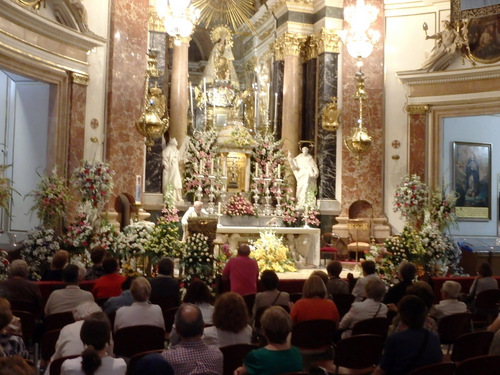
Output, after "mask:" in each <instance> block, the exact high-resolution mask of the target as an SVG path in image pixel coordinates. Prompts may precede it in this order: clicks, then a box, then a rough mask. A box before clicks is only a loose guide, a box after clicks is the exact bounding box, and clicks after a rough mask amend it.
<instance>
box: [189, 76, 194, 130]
mask: <svg viewBox="0 0 500 375" xmlns="http://www.w3.org/2000/svg"><path fill="white" fill-rule="evenodd" d="M189 93H190V95H191V116H192V117H193V125H194V101H193V85H189Z"/></svg>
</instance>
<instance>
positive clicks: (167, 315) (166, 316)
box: [162, 306, 179, 334]
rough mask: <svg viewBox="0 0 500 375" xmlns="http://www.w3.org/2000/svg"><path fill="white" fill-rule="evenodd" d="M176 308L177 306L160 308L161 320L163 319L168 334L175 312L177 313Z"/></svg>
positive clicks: (170, 330)
mask: <svg viewBox="0 0 500 375" xmlns="http://www.w3.org/2000/svg"><path fill="white" fill-rule="evenodd" d="M177 310H179V306H177V307H171V308H169V309H167V310H162V312H163V320H164V321H165V332H167V333H168V334H170V332H172V326H173V325H174V320H175V314H177Z"/></svg>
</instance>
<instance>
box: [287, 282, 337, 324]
mask: <svg viewBox="0 0 500 375" xmlns="http://www.w3.org/2000/svg"><path fill="white" fill-rule="evenodd" d="M326 296H327V291H326V286H325V284H324V283H323V280H321V278H320V277H319V276H316V275H311V276H309V278H308V279H307V280H306V282H305V283H304V288H303V289H302V299H300V300H298V301H297V302H296V303H295V304H294V305H293V307H292V311H291V312H290V316H291V318H292V321H293V322H294V323H297V322H302V321H304V320H314V319H326V320H333V321H334V322H336V323H338V322H339V311H338V310H337V306H335V303H334V302H333V301H332V300H331V299H327V298H326Z"/></svg>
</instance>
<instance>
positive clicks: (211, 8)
mask: <svg viewBox="0 0 500 375" xmlns="http://www.w3.org/2000/svg"><path fill="white" fill-rule="evenodd" d="M222 3H223V4H224V6H222V8H218V7H217V6H216V5H214V4H213V2H211V1H206V0H193V1H191V2H189V1H175V2H173V1H170V2H168V1H160V0H150V1H147V0H139V1H134V2H129V1H122V0H116V1H97V0H86V1H80V0H30V1H27V0H3V1H1V2H0V7H1V12H0V21H1V27H0V30H1V31H2V32H1V33H0V41H1V43H0V69H1V70H0V95H1V97H0V111H1V116H0V118H1V124H2V129H3V132H1V133H0V144H1V145H2V155H3V164H4V165H6V166H7V165H8V166H9V168H7V169H6V170H5V171H4V175H5V176H6V177H8V178H9V179H10V180H11V181H12V182H13V187H14V188H15V190H16V192H18V193H19V194H12V197H11V198H10V202H9V206H10V213H9V214H8V213H7V212H6V211H5V210H3V211H2V216H1V219H2V226H1V228H2V231H3V234H2V237H1V241H0V242H1V243H2V248H5V249H9V248H15V247H16V246H17V245H18V244H19V243H21V242H22V239H23V238H25V236H26V233H27V232H28V231H29V230H30V229H32V228H34V227H36V226H37V225H38V224H40V221H39V218H37V217H36V215H33V214H30V213H29V212H30V207H31V206H32V205H33V199H32V197H30V195H29V193H30V192H31V191H33V189H35V187H36V186H37V183H38V181H39V179H40V175H41V174H43V173H47V171H52V170H53V169H54V168H56V169H57V174H58V175H59V176H62V177H65V178H68V179H69V178H70V176H71V173H72V171H73V170H74V169H75V168H76V167H78V165H79V163H80V161H82V160H96V161H102V162H106V163H108V164H109V166H110V168H111V169H112V170H113V171H114V176H113V188H112V192H111V195H110V199H109V202H108V203H107V205H106V207H104V209H103V211H105V212H107V215H108V217H109V218H110V219H111V220H113V222H115V223H116V222H117V221H116V220H117V218H118V221H119V220H121V219H122V218H123V217H124V216H128V217H130V215H132V216H133V215H134V214H133V213H132V214H131V213H130V212H128V213H127V214H125V212H122V211H121V210H122V209H123V206H124V205H125V206H127V205H128V204H130V205H131V206H132V209H131V210H132V211H133V212H135V211H136V214H137V217H139V216H141V215H142V216H141V217H151V218H155V217H157V216H158V215H159V213H160V212H161V209H162V207H163V205H164V199H165V192H166V191H167V190H168V189H167V185H168V186H169V187H172V189H171V193H172V194H173V195H174V198H173V199H174V205H175V206H176V207H177V209H178V210H179V211H180V212H185V211H186V210H187V209H188V208H189V207H190V205H192V203H193V202H194V201H196V200H200V201H203V202H205V209H206V210H208V213H209V214H213V215H216V214H219V216H226V215H221V209H222V211H224V210H225V204H226V201H227V200H228V199H229V198H230V197H232V196H234V195H238V194H243V195H246V197H247V198H248V200H249V201H250V203H251V204H255V205H257V206H256V209H257V210H258V211H259V216H261V217H262V218H263V219H262V218H261V219H260V222H261V224H260V225H262V222H264V219H267V220H266V221H265V222H266V223H267V222H269V220H270V219H272V218H273V217H275V218H277V219H278V220H277V221H278V224H277V226H278V228H281V226H282V222H280V221H279V220H280V219H281V218H282V217H283V215H284V213H283V210H284V208H285V206H286V204H287V203H286V200H287V199H288V198H289V197H292V199H295V208H294V209H296V210H298V211H299V213H300V214H301V215H304V213H305V214H306V215H307V214H308V213H309V211H313V210H315V213H316V214H317V215H316V218H317V220H318V221H317V225H315V227H318V228H319V229H320V232H314V233H316V234H315V235H314V236H312V235H311V237H307V238H308V239H309V240H311V241H313V242H314V246H311V248H313V247H318V246H317V245H318V244H319V243H320V242H319V239H320V235H322V234H324V233H330V232H333V233H335V234H337V235H338V236H339V237H340V243H341V244H342V245H339V246H342V247H345V248H347V245H348V244H349V242H350V241H351V240H352V233H351V232H352V228H353V226H352V225H350V220H352V219H359V218H368V219H369V220H368V221H369V226H370V229H369V231H370V232H369V238H368V239H366V241H367V242H368V243H369V242H370V241H376V242H377V243H382V242H383V241H384V240H385V239H386V238H388V237H390V236H391V235H397V234H399V233H401V231H402V230H403V228H404V225H405V218H404V217H403V216H401V213H400V212H398V210H396V209H394V191H395V189H396V188H397V186H398V184H400V182H401V181H402V179H403V178H404V177H405V176H413V175H415V176H418V177H419V178H420V179H421V181H423V182H424V183H426V184H427V185H428V186H429V187H432V188H438V189H442V190H443V191H445V190H450V189H453V190H455V191H457V192H458V195H459V196H460V192H462V194H461V197H462V198H459V200H458V206H461V207H458V206H457V213H458V221H457V223H456V224H457V225H455V226H453V227H452V228H450V234H451V235H452V236H453V238H454V239H456V240H460V241H463V242H466V243H467V244H468V245H470V247H472V248H473V249H474V250H475V251H476V252H477V253H478V254H482V253H484V254H487V256H489V257H490V258H491V257H492V256H493V257H494V256H495V252H496V250H497V248H498V246H497V243H496V238H497V232H498V227H499V225H498V223H499V220H498V215H499V208H498V207H499V200H498V196H499V194H498V192H499V191H500V190H499V189H500V186H499V185H498V181H500V179H499V178H498V176H500V174H499V172H498V171H499V168H500V167H499V165H498V162H497V160H498V158H497V157H496V153H497V152H498V149H497V148H496V147H495V143H497V142H498V141H497V138H496V137H495V134H497V132H498V130H497V129H496V127H497V125H498V124H497V122H498V121H497V119H498V112H499V108H500V107H499V98H500V96H499V95H498V94H499V87H500V85H499V75H500V68H499V67H500V64H499V61H500V52H499V51H500V41H499V40H500V29H499V27H498V15H497V14H498V12H499V9H498V7H497V6H495V5H493V6H488V7H483V8H474V9H469V10H467V9H462V8H461V4H460V1H459V0H458V1H457V0H452V1H451V3H450V2H449V1H437V0H436V1H428V0H425V1H418V2H411V3H408V2H405V1H385V2H384V1H379V0H374V1H370V2H367V3H366V4H365V3H364V2H363V1H362V0H358V1H356V2H354V1H350V0H345V1H333V0H332V1H330V0H321V1H320V0H301V1H299V0H293V1H285V0H267V1H259V0H256V1H251V0H238V1H236V2H234V5H229V3H230V2H226V1H223V2H222ZM232 3H233V2H231V4H232ZM363 12H364V13H363ZM357 17H358V18H357ZM360 20H362V21H360ZM490 26H491V27H490ZM481 34H485V37H484V38H481V36H482V35H481ZM486 34H487V35H486ZM486 36H491V38H490V39H491V40H487V41H485V38H486ZM479 39H482V42H480V40H479ZM485 43H488V46H487V47H485ZM472 130H474V131H472ZM492 135H493V136H492ZM210 137H215V138H210ZM205 138H206V139H205ZM209 138H210V139H209ZM209 141H210V142H212V143H211V145H212V146H213V147H215V148H212V150H211V151H210V148H211V147H212V146H210V145H209V146H208V151H207V153H203V152H201V151H202V149H201V148H200V149H198V150H196V149H195V148H196V147H202V146H201V145H200V144H202V143H203V142H209ZM267 141H269V142H268V143H265V142H267ZM262 142H264V143H262ZM174 143H175V145H174V146H173V150H174V151H175V152H174V154H175V155H174V156H175V157H176V158H178V161H177V163H176V166H175V167H174V169H178V170H177V171H175V172H176V173H174V174H172V173H170V172H168V171H171V170H170V169H168V168H167V167H164V164H163V163H164V158H165V157H164V156H162V153H163V154H165V151H164V150H167V149H168V147H167V146H170V145H173V144H174ZM269 144H270V146H269ZM260 145H262V146H263V149H264V151H266V152H269V153H271V154H273V155H271V156H269V159H258V158H256V155H258V154H257V153H256V150H258V149H259V146H260ZM272 147H276V149H275V150H274V151H273V149H272ZM266 148H268V150H265V149H266ZM269 148H271V149H269ZM304 149H306V150H307V153H308V156H309V159H308V160H312V163H313V164H314V168H316V169H315V170H317V172H315V173H313V174H314V176H313V177H311V176H312V175H311V176H310V177H309V180H308V181H309V182H308V183H309V184H310V181H311V180H314V181H313V184H314V185H315V186H313V187H311V186H310V185H308V186H306V187H304V186H302V185H303V182H301V181H302V180H301V178H302V177H300V178H299V177H298V176H299V174H297V173H295V172H296V171H295V169H294V166H297V165H298V163H297V161H296V160H298V159H297V157H299V158H300V157H302V156H303V155H301V154H302V150H304ZM214 150H215V151H214ZM200 152H201V153H200ZM193 155H195V157H196V158H195V160H194V161H193V160H191V161H189V160H188V159H189V157H193ZM200 155H201V156H200ZM266 157H268V156H266ZM311 157H312V158H311ZM471 158H472V159H474V158H476V160H475V161H476V164H475V166H476V169H477V170H476V171H475V172H474V173H475V174H474V176H472V175H470V174H469V173H470V172H468V171H469V169H468V166H466V165H468V163H469V162H470V160H471ZM265 160H267V161H265ZM301 160H302V159H301ZM214 170H215V172H214ZM298 170H299V168H297V171H298ZM165 171H167V172H168V173H170V175H169V176H167V177H165V173H166V172H165ZM168 173H167V174H168ZM305 178H306V179H307V177H305ZM469 178H470V181H473V182H472V183H474V184H475V185H476V186H477V189H478V190H477V192H476V193H473V194H474V197H473V198H471V196H469V195H468V193H467V191H466V190H467V188H468V187H469ZM165 179H167V180H165ZM172 179H173V180H172ZM166 181H167V182H166ZM172 181H173V182H172ZM179 184H180V185H179ZM178 185H179V186H178ZM266 189H267V192H266ZM289 189H291V190H290V192H289ZM460 189H462V190H460ZM464 189H465V190H464ZM277 190H278V194H277ZM479 190H480V192H479ZM299 191H300V193H299ZM74 193H75V191H72V194H74ZM255 194H256V195H257V197H256V198H253V196H254V195H255ZM277 196H279V198H278V199H277V198H276V197H277ZM124 197H128V203H127V198H124ZM221 205H222V206H221ZM117 210H118V211H119V212H117ZM134 210H135V211H134ZM77 211H78V204H77V199H73V200H70V202H69V203H68V205H67V207H66V213H65V219H66V222H71V221H72V218H74V217H75V215H77ZM222 213H224V212H222ZM221 220H222V217H221ZM305 224H306V225H307V223H305ZM230 225H232V224H230ZM243 226H244V225H243ZM273 226H276V221H275V222H274V224H273ZM222 228H224V226H222ZM282 229H283V230H286V229H287V228H285V227H283V228H282ZM297 229H304V230H312V228H297ZM358 229H359V228H358ZM363 230H366V228H364V229H363ZM222 231H223V229H222ZM287 233H288V232H287ZM290 233H293V232H290ZM311 233H312V232H311ZM233 234H234V233H233ZM239 235H241V233H239ZM294 235H295V237H296V236H297V233H295V234H294ZM229 237H231V235H229ZM233 240H234V241H236V242H237V241H239V240H240V239H234V238H233ZM222 241H228V237H227V236H226V237H224V238H223V239H222ZM360 242H361V240H360ZM344 245H345V246H344ZM357 247H358V250H357V251H355V253H356V254H357V253H358V252H359V244H358V245H357ZM345 251H346V250H345ZM345 251H344V252H345ZM484 254H483V255H482V256H486V255H484ZM314 258H315V260H314V261H312V262H313V263H318V260H319V253H318V254H316V255H315V256H314Z"/></svg>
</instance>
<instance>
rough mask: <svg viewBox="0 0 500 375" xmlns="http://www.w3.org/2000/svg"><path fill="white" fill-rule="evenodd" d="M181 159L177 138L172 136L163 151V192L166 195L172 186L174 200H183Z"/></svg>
mask: <svg viewBox="0 0 500 375" xmlns="http://www.w3.org/2000/svg"><path fill="white" fill-rule="evenodd" d="M179 159H180V152H179V150H178V149H177V139H175V138H171V139H170V140H169V141H168V144H167V146H166V147H165V148H164V149H163V151H162V167H163V173H162V193H163V195H165V194H166V192H167V190H168V187H169V186H170V187H171V189H172V190H173V198H174V202H180V201H182V178H181V173H180V169H179V162H180V160H179Z"/></svg>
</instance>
